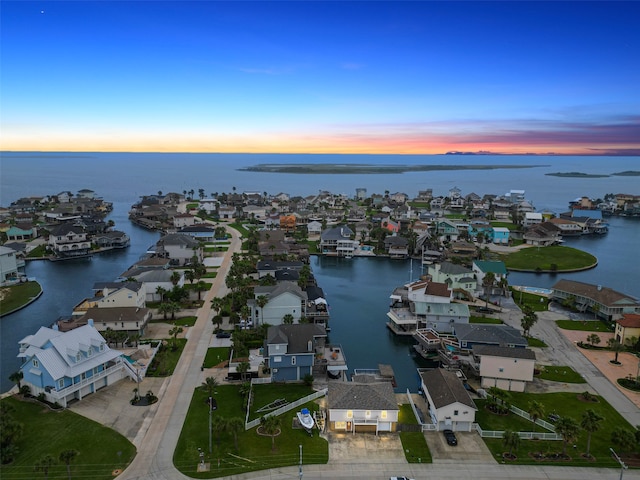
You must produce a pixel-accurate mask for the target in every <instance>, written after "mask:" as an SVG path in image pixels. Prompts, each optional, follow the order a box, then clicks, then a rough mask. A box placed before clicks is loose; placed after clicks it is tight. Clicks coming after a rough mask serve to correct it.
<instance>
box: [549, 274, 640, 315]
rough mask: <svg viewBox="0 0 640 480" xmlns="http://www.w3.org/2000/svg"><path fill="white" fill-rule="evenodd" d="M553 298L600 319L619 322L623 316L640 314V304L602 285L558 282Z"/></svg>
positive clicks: (567, 281)
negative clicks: (589, 312)
mask: <svg viewBox="0 0 640 480" xmlns="http://www.w3.org/2000/svg"><path fill="white" fill-rule="evenodd" d="M551 298H552V299H553V300H554V301H556V302H560V303H562V302H565V301H567V302H570V303H571V304H572V306H573V307H575V308H576V309H578V310H579V311H581V312H584V311H586V310H590V311H591V312H593V313H595V314H596V315H597V316H599V317H600V318H604V319H607V320H618V319H619V318H622V315H623V314H626V313H636V314H640V302H638V300H636V299H634V298H633V297H630V296H629V295H625V294H624V293H620V292H617V291H616V290H613V289H611V288H608V287H603V286H602V285H591V284H589V283H583V282H576V281H574V280H564V279H563V280H558V282H556V284H555V285H554V286H553V293H552V294H551Z"/></svg>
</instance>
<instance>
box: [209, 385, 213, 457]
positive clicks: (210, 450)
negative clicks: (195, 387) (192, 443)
mask: <svg viewBox="0 0 640 480" xmlns="http://www.w3.org/2000/svg"><path fill="white" fill-rule="evenodd" d="M212 405H213V401H212V399H211V397H209V455H211V452H212V446H211V406H212Z"/></svg>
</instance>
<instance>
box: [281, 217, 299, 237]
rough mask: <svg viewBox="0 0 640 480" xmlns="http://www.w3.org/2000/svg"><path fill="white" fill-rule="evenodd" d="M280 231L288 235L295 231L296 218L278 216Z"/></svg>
mask: <svg viewBox="0 0 640 480" xmlns="http://www.w3.org/2000/svg"><path fill="white" fill-rule="evenodd" d="M279 219H280V229H281V230H284V231H285V232H288V233H293V232H295V231H296V222H297V219H296V216H295V215H279Z"/></svg>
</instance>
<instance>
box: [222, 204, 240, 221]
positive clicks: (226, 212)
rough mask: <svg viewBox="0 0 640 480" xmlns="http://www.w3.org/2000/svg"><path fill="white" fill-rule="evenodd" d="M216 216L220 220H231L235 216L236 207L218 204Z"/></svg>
mask: <svg viewBox="0 0 640 480" xmlns="http://www.w3.org/2000/svg"><path fill="white" fill-rule="evenodd" d="M218 216H219V217H220V219H221V220H233V219H234V218H236V207H234V206H233V205H220V207H219V208H218Z"/></svg>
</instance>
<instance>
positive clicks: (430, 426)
mask: <svg viewBox="0 0 640 480" xmlns="http://www.w3.org/2000/svg"><path fill="white" fill-rule="evenodd" d="M407 397H408V398H409V403H410V404H411V410H413V414H414V415H415V417H416V419H417V420H418V423H419V424H420V429H421V430H422V431H423V432H429V431H432V432H434V431H436V430H437V429H438V428H437V427H436V425H434V424H433V423H424V418H423V416H422V412H421V411H420V410H418V407H416V404H415V403H413V398H411V392H410V391H409V389H408V388H407Z"/></svg>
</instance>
